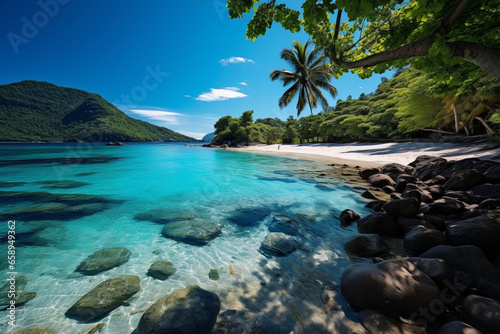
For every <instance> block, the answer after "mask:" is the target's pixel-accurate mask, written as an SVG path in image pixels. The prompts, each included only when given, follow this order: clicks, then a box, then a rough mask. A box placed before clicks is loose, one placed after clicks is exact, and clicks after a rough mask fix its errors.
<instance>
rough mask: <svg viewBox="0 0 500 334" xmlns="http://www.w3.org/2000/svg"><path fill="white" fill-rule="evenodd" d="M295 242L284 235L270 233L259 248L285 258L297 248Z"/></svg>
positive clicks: (297, 244) (297, 245)
mask: <svg viewBox="0 0 500 334" xmlns="http://www.w3.org/2000/svg"><path fill="white" fill-rule="evenodd" d="M299 246H300V245H299V243H298V242H297V240H296V239H295V238H294V237H292V236H290V235H287V234H285V233H281V232H271V233H269V234H268V235H267V236H266V238H265V239H264V241H262V243H261V248H262V249H263V250H265V251H268V252H270V253H272V254H275V255H280V256H285V255H288V254H290V253H292V252H293V251H295V250H296V249H297V248H299Z"/></svg>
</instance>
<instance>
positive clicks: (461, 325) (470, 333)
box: [437, 320, 481, 334]
mask: <svg viewBox="0 0 500 334" xmlns="http://www.w3.org/2000/svg"><path fill="white" fill-rule="evenodd" d="M437 334H481V332H480V331H478V330H477V329H475V328H474V327H472V326H470V325H467V324H466V323H465V322H461V321H458V320H455V321H450V322H447V323H446V324H444V325H443V326H441V328H439V331H438V332H437Z"/></svg>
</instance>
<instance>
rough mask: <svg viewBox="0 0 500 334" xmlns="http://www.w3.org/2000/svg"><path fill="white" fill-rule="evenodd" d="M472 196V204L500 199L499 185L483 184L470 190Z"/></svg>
mask: <svg viewBox="0 0 500 334" xmlns="http://www.w3.org/2000/svg"><path fill="white" fill-rule="evenodd" d="M471 191H472V196H471V197H473V198H474V199H475V200H472V202H473V203H480V202H482V201H484V200H485V199H488V198H498V197H500V184H483V185H480V186H477V187H474V188H472V189H471Z"/></svg>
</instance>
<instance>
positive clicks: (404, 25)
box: [227, 0, 500, 87]
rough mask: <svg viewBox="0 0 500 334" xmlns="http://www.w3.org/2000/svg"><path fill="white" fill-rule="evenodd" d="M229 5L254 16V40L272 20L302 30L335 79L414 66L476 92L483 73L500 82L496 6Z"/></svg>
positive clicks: (371, 2)
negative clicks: (322, 53)
mask: <svg viewBox="0 0 500 334" xmlns="http://www.w3.org/2000/svg"><path fill="white" fill-rule="evenodd" d="M227 7H228V9H229V15H230V17H231V18H241V17H242V16H243V14H244V13H249V12H250V11H252V10H253V11H254V14H253V17H252V19H251V20H250V22H249V24H248V26H247V33H246V35H247V38H250V39H255V38H257V37H259V36H261V35H264V34H265V33H266V30H267V29H269V28H271V26H272V24H273V22H277V23H279V24H281V25H282V26H283V28H285V29H287V30H289V31H291V32H298V31H300V30H301V29H304V30H305V32H306V33H307V34H309V35H310V36H311V37H312V40H313V42H314V43H315V44H316V45H319V46H321V47H324V49H325V54H326V55H327V56H328V57H329V59H330V62H331V64H332V66H333V68H334V70H335V73H336V75H337V76H340V75H342V74H344V73H346V72H348V71H349V70H351V72H353V73H356V74H358V75H359V76H360V77H361V78H366V77H369V76H370V75H371V74H372V73H374V72H375V73H383V72H384V71H385V70H387V69H389V68H390V67H392V66H396V67H402V66H406V65H409V64H413V65H414V66H415V67H417V68H419V69H423V70H425V71H427V72H433V73H434V75H436V76H438V78H437V79H439V80H441V81H443V82H446V83H447V84H449V85H451V86H454V85H455V86H460V87H467V84H468V85H469V86H471V85H472V83H473V82H474V81H475V80H478V79H479V78H481V77H482V76H484V72H486V73H488V74H489V75H490V76H492V77H495V78H497V79H499V78H500V66H498V64H500V49H499V46H500V29H499V24H498V22H499V20H498V17H499V15H500V6H499V5H498V0H489V1H488V0H487V1H481V0H442V1H434V0H411V1H403V0H358V1H351V0H336V1H335V0H305V1H303V4H302V6H301V10H300V11H299V10H296V9H292V8H289V7H288V6H287V5H286V4H276V1H275V0H274V1H261V0H228V1H227ZM479 68H480V69H482V70H483V71H484V72H483V71H481V70H479Z"/></svg>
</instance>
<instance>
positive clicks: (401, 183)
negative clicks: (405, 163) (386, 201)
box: [394, 179, 408, 193]
mask: <svg viewBox="0 0 500 334" xmlns="http://www.w3.org/2000/svg"><path fill="white" fill-rule="evenodd" d="M407 184H408V181H406V180H399V179H398V182H396V185H395V186H394V190H395V191H397V192H398V193H403V192H404V191H405V189H406V185H407Z"/></svg>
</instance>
